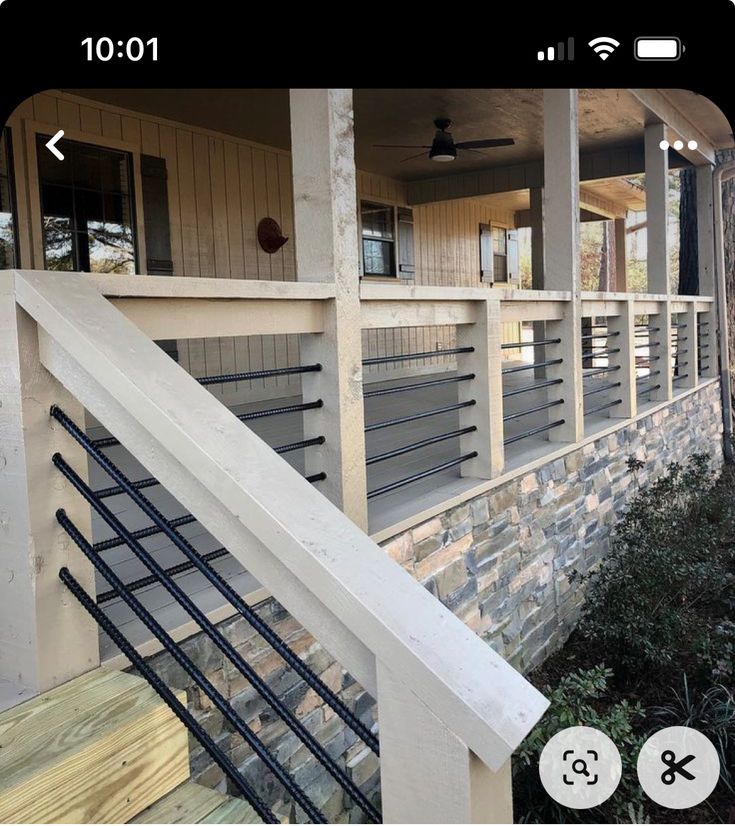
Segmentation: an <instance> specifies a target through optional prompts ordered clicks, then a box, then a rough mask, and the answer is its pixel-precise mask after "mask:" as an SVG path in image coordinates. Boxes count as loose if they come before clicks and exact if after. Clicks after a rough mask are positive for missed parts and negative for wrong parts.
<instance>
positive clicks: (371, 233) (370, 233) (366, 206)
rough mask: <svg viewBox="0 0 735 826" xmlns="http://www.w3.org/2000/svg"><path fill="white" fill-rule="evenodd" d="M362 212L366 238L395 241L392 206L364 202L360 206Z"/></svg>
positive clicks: (363, 230)
mask: <svg viewBox="0 0 735 826" xmlns="http://www.w3.org/2000/svg"><path fill="white" fill-rule="evenodd" d="M360 212H361V218H362V235H363V237H364V238H386V239H390V240H392V239H393V237H394V231H395V230H394V221H393V207H392V206H386V205H385V204H371V203H368V202H367V201H363V202H362V203H361V204H360Z"/></svg>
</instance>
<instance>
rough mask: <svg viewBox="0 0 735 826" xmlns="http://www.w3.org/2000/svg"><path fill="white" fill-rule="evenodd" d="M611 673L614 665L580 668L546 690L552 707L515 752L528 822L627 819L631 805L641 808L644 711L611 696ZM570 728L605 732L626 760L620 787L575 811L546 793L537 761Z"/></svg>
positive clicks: (516, 786) (516, 789)
mask: <svg viewBox="0 0 735 826" xmlns="http://www.w3.org/2000/svg"><path fill="white" fill-rule="evenodd" d="M611 677H612V671H611V669H609V668H605V666H604V665H597V666H595V667H594V668H589V669H577V670H576V671H573V672H571V673H570V674H567V675H566V676H565V677H562V678H561V680H559V683H558V684H557V685H556V687H552V686H549V685H546V686H544V687H543V688H542V689H541V690H542V692H543V693H544V694H545V695H546V697H547V698H548V699H549V701H550V703H551V705H550V707H549V710H548V711H547V712H546V714H545V715H544V717H543V718H542V720H541V722H540V723H539V724H538V725H537V726H536V728H535V729H534V730H533V731H532V732H531V734H530V735H529V736H528V737H527V738H526V739H525V740H524V741H523V743H522V745H521V747H520V748H519V749H518V751H517V752H516V754H515V756H514V773H513V793H514V794H515V795H516V797H517V798H518V800H519V801H520V805H519V807H518V808H519V811H520V812H522V813H523V814H522V820H523V822H533V823H590V822H600V823H609V822H621V821H622V822H626V821H629V820H630V807H631V806H633V807H634V809H637V810H639V811H642V804H643V801H644V796H643V792H642V790H641V788H640V786H639V785H638V780H637V777H636V768H635V764H636V760H637V758H638V752H639V750H640V747H641V745H642V744H643V740H644V739H645V737H643V736H642V735H640V734H637V733H636V732H635V730H634V725H635V723H636V721H640V720H641V719H642V718H643V714H644V712H643V709H642V708H641V706H640V703H630V702H629V701H628V700H618V701H615V700H613V699H612V698H611V697H610V696H609V691H608V681H609V680H610V678H611ZM569 726H591V727H593V728H596V729H599V730H600V731H602V732H604V733H605V734H607V736H608V737H609V738H610V739H611V740H612V741H613V742H614V743H615V745H616V746H617V747H618V751H619V752H620V757H621V759H622V761H623V778H622V780H621V782H620V786H619V787H618V791H617V792H616V793H615V794H614V795H613V796H612V797H611V798H610V800H608V801H606V802H605V803H604V804H603V805H602V806H599V807H597V808H595V809H591V810H581V811H575V810H574V809H567V808H565V807H564V806H560V805H559V804H558V803H556V802H555V801H554V800H552V799H551V798H550V797H549V796H548V795H547V794H546V792H545V791H544V788H543V786H542V785H541V781H540V779H539V775H538V761H539V758H540V756H541V752H542V750H543V748H544V746H545V745H546V743H547V742H548V741H549V740H550V739H551V738H552V737H553V736H554V735H555V734H556V733H557V732H558V731H561V730H562V729H565V728H568V727H569Z"/></svg>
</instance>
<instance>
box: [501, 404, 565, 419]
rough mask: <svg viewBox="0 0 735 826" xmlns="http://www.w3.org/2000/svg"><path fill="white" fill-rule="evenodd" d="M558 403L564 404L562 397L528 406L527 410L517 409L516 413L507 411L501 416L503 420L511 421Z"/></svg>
mask: <svg viewBox="0 0 735 826" xmlns="http://www.w3.org/2000/svg"><path fill="white" fill-rule="evenodd" d="M559 404H564V399H555V400H554V401H553V402H545V403H544V404H539V405H538V406H537V407H529V408H528V409H527V410H519V411H518V413H507V414H506V415H505V416H503V421H504V422H512V421H513V420H514V419H520V418H522V417H523V416H530V415H531V413H540V412H541V411H542V410H548V409H549V408H550V407H556V406H557V405H559Z"/></svg>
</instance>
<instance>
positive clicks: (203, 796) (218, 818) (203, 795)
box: [131, 782, 263, 823]
mask: <svg viewBox="0 0 735 826" xmlns="http://www.w3.org/2000/svg"><path fill="white" fill-rule="evenodd" d="M131 822H132V823H262V822H263V821H262V820H261V819H260V818H259V817H258V815H257V814H256V812H255V811H254V810H253V807H252V806H251V805H250V804H249V803H248V802H247V801H246V800H242V799H241V798H237V797H230V796H229V795H226V794H222V792H218V791H216V790H215V789H208V788H206V787H205V786H200V785H199V784H198V783H193V782H189V783H184V784H183V785H182V786H179V787H178V789H174V790H173V791H172V792H170V793H169V794H167V795H166V797H164V798H162V799H161V800H159V801H158V803H154V804H153V806H151V807H150V808H149V809H146V810H145V811H144V812H141V814H139V815H138V816H137V817H136V818H134V819H133V820H132V821H131Z"/></svg>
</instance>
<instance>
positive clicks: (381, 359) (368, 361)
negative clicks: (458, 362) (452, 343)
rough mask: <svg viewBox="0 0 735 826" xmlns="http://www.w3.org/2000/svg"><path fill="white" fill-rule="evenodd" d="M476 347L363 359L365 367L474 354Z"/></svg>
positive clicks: (450, 348)
mask: <svg viewBox="0 0 735 826" xmlns="http://www.w3.org/2000/svg"><path fill="white" fill-rule="evenodd" d="M474 352H475V348H474V347H449V348H447V349H446V350H429V351H427V352H423V353H403V354H401V355H396V356H377V357H376V358H369V359H363V360H362V363H363V366H365V367H370V366H372V365H373V364H392V363H394V362H397V361H412V360H413V359H429V358H435V357H436V356H453V355H455V354H459V353H474Z"/></svg>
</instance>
